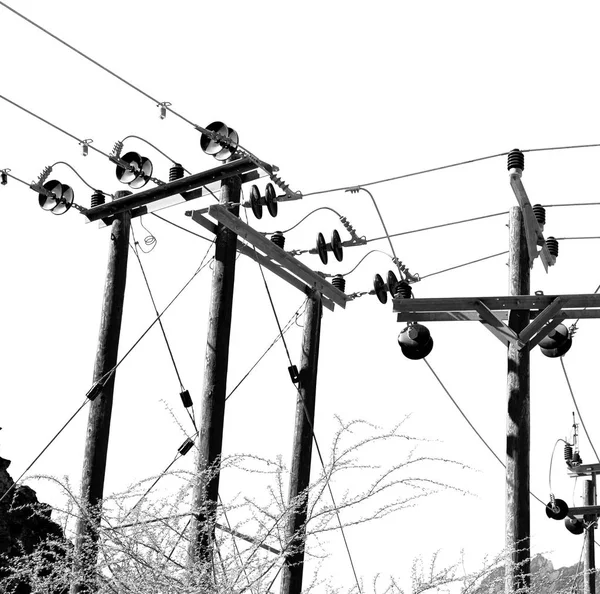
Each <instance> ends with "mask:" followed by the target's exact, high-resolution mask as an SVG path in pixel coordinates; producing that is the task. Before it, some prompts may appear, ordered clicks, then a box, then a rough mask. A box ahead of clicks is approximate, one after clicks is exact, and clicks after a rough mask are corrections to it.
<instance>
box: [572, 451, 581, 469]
mask: <svg viewBox="0 0 600 594" xmlns="http://www.w3.org/2000/svg"><path fill="white" fill-rule="evenodd" d="M571 462H572V466H580V465H581V463H582V462H583V460H582V459H581V456H580V455H579V452H575V453H574V454H573V458H572V460H571Z"/></svg>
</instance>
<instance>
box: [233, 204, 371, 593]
mask: <svg viewBox="0 0 600 594" xmlns="http://www.w3.org/2000/svg"><path fill="white" fill-rule="evenodd" d="M244 213H245V211H244ZM247 219H248V216H247V215H246V220H247ZM254 250H255V251H256V248H254ZM257 263H258V268H259V270H260V274H261V276H262V279H263V283H264V285H265V290H266V291H267V296H268V298H269V303H270V305H271V310H272V311H273V316H274V317H275V321H276V323H277V328H278V330H279V334H280V336H281V342H282V343H283V347H284V349H285V352H286V355H287V359H288V363H289V365H290V367H292V365H293V363H292V358H291V356H290V351H289V349H288V346H287V341H286V340H285V336H284V335H283V331H282V328H281V324H280V322H279V316H278V315H277V310H276V309H275V304H274V303H273V298H272V297H271V291H270V290H269V285H268V283H267V279H266V277H265V273H264V271H263V267H262V264H261V263H260V261H259V260H257ZM309 298H310V297H308V298H307V299H309ZM294 387H295V388H296V392H297V394H298V397H299V398H300V400H301V402H302V406H303V408H304V415H305V417H306V421H307V422H308V424H309V426H310V429H311V433H312V436H313V441H314V443H315V449H316V450H317V455H318V457H319V461H320V462H321V467H322V468H323V472H326V469H325V461H324V459H323V456H322V454H321V448H320V447H319V442H318V440H317V435H316V433H315V430H314V425H313V422H312V420H311V418H310V414H309V412H308V409H307V408H306V403H305V401H304V397H303V395H302V392H301V391H300V389H299V387H298V386H297V385H294ZM327 489H328V491H329V496H330V497H331V501H332V503H333V507H334V510H335V514H336V518H337V521H338V524H339V527H340V533H341V535H342V539H343V541H344V546H345V547H346V553H347V554H348V559H349V561H350V566H351V568H352V573H353V574H354V579H355V581H356V587H357V589H358V592H359V594H362V590H361V587H360V582H359V580H358V575H357V574H356V568H355V566H354V560H353V558H352V553H351V552H350V546H349V544H348V540H347V539H346V534H345V531H344V526H343V524H342V520H341V518H340V510H339V508H338V505H337V503H336V500H335V497H334V495H333V490H332V488H331V484H330V483H329V481H327Z"/></svg>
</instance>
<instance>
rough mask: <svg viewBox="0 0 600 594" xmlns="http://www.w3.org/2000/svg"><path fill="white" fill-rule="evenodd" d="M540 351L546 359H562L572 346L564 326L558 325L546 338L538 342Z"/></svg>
mask: <svg viewBox="0 0 600 594" xmlns="http://www.w3.org/2000/svg"><path fill="white" fill-rule="evenodd" d="M539 344H540V350H541V351H542V353H543V354H544V355H546V357H550V358H555V357H562V356H563V355H564V354H565V353H566V352H567V351H568V350H569V349H570V348H571V345H572V344H573V339H572V337H571V334H570V332H569V329H568V328H567V327H566V326H565V325H564V324H559V325H558V326H557V327H556V328H554V330H552V332H550V333H549V334H548V335H547V336H544V338H542V340H540V343H539Z"/></svg>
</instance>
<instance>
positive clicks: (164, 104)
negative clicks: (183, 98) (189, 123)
mask: <svg viewBox="0 0 600 594" xmlns="http://www.w3.org/2000/svg"><path fill="white" fill-rule="evenodd" d="M170 105H172V104H171V103H169V102H168V101H163V102H162V103H157V104H156V107H160V119H161V120H164V119H165V118H166V117H167V107H169V106H170Z"/></svg>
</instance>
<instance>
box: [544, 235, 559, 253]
mask: <svg viewBox="0 0 600 594" xmlns="http://www.w3.org/2000/svg"><path fill="white" fill-rule="evenodd" d="M546 246H547V247H548V251H549V252H550V255H551V256H554V257H555V258H557V257H558V239H555V238H554V237H548V238H547V239H546Z"/></svg>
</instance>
